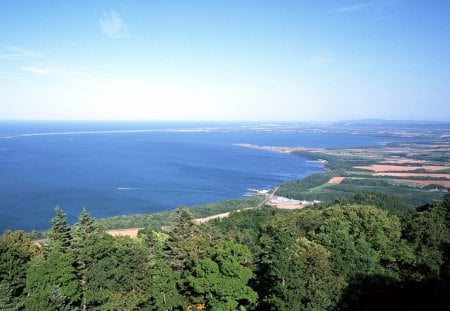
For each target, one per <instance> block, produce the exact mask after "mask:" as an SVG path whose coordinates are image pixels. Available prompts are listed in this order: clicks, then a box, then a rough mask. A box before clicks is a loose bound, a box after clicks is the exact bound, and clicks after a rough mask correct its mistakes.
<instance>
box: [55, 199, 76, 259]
mask: <svg viewBox="0 0 450 311" xmlns="http://www.w3.org/2000/svg"><path fill="white" fill-rule="evenodd" d="M55 212H56V216H55V217H54V218H53V219H52V221H51V224H52V229H51V231H50V234H49V238H50V247H51V248H54V249H57V250H61V251H63V252H66V251H68V250H69V249H70V245H71V241H72V235H71V232H70V227H69V225H68V224H67V216H66V214H64V212H63V211H62V209H60V208H59V207H57V208H55Z"/></svg>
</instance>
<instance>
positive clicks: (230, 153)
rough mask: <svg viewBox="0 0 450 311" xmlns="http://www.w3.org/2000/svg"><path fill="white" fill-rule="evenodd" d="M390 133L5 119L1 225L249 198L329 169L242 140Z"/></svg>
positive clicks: (339, 142)
mask: <svg viewBox="0 0 450 311" xmlns="http://www.w3.org/2000/svg"><path fill="white" fill-rule="evenodd" d="M399 139H400V138H389V139H387V138H386V137H381V136H373V135H355V134H349V133H333V132H326V131H325V132H324V131H315V130H314V128H312V127H311V126H309V127H307V128H305V127H304V126H303V125H301V124H281V125H280V124H269V123H267V124H264V123H206V122H203V123H198V122H197V123H194V122H191V123H182V122H153V123H150V122H73V121H72V122H43V121H42V122H28V121H27V122H26V121H21V122H18V121H15V122H12V121H11V122H0V231H3V230H5V229H11V230H16V229H22V230H26V231H30V230H33V229H36V230H42V229H47V228H49V227H50V220H51V218H52V217H53V216H54V209H55V207H57V206H59V207H60V208H62V209H63V210H64V212H65V213H66V214H67V216H68V220H69V222H70V223H74V222H76V219H77V216H78V214H79V213H80V212H81V210H82V209H83V208H86V209H87V210H88V211H89V212H90V213H91V214H92V215H93V216H94V217H96V218H104V217H110V216H117V215H129V214H141V213H153V212H159V211H165V210H170V209H174V208H176V207H178V206H179V205H187V206H192V205H199V204H204V203H210V202H216V201H221V200H227V199H235V198H241V197H243V196H244V194H245V193H246V192H248V189H270V188H274V187H275V186H276V185H279V184H281V183H283V182H286V181H289V180H294V179H299V178H304V177H306V176H308V175H311V174H314V173H317V172H321V171H323V168H322V166H321V165H320V164H319V163H317V162H314V161H310V160H308V159H305V158H302V157H299V156H295V155H292V154H284V153H276V152H270V151H265V150H256V149H249V148H244V147H241V146H237V144H256V145H265V146H302V147H316V148H338V147H339V148H343V147H353V146H376V145H380V144H383V143H385V142H386V141H395V140H399Z"/></svg>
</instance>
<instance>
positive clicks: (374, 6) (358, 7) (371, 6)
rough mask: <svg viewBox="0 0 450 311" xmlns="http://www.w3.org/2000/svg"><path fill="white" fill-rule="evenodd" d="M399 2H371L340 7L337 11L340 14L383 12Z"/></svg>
mask: <svg viewBox="0 0 450 311" xmlns="http://www.w3.org/2000/svg"><path fill="white" fill-rule="evenodd" d="M396 2H399V1H398V0H386V1H370V2H359V3H354V4H351V5H348V6H344V7H340V8H338V9H337V12H339V13H348V14H350V13H357V12H361V11H365V12H368V11H374V10H383V9H384V8H386V7H388V6H390V5H393V4H395V3H396Z"/></svg>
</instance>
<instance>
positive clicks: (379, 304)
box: [336, 275, 450, 311]
mask: <svg viewBox="0 0 450 311" xmlns="http://www.w3.org/2000/svg"><path fill="white" fill-rule="evenodd" d="M336 309H337V310H366V311H370V310H383V311H385V310H411V311H413V310H436V311H437V310H450V282H449V281H448V280H426V281H422V282H417V281H397V280H395V279H394V278H392V277H389V276H385V275H370V276H367V275H360V276H357V277H356V278H355V279H354V281H353V282H351V283H350V284H349V286H348V287H347V288H346V289H345V291H344V293H343V295H342V298H341V300H340V302H339V304H338V306H337V308H336Z"/></svg>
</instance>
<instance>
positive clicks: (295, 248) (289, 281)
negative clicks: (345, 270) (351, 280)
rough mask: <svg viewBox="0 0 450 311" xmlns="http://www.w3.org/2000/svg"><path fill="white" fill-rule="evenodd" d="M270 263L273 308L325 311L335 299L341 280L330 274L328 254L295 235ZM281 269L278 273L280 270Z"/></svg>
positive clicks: (319, 246) (270, 302)
mask: <svg viewBox="0 0 450 311" xmlns="http://www.w3.org/2000/svg"><path fill="white" fill-rule="evenodd" d="M285 254H286V255H287V256H285V257H283V258H282V259H281V260H279V261H277V262H276V263H273V264H274V265H276V267H274V268H273V270H272V271H274V272H275V273H274V274H273V282H274V283H273V286H272V288H271V290H270V295H269V304H270V305H271V306H272V308H275V309H277V310H328V309H329V308H330V307H332V306H334V305H335V304H336V303H337V301H338V298H339V295H340V292H341V289H342V286H343V284H344V282H343V279H342V278H341V277H338V276H336V275H334V274H333V271H332V266H331V263H330V261H329V256H330V255H329V253H328V252H327V251H326V250H325V248H324V247H322V246H321V245H319V244H316V243H314V242H311V241H309V240H308V239H306V238H299V239H297V240H296V241H295V242H294V243H292V245H291V247H290V248H288V249H287V250H286V252H285ZM280 272H282V273H280Z"/></svg>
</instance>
